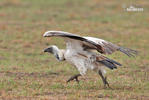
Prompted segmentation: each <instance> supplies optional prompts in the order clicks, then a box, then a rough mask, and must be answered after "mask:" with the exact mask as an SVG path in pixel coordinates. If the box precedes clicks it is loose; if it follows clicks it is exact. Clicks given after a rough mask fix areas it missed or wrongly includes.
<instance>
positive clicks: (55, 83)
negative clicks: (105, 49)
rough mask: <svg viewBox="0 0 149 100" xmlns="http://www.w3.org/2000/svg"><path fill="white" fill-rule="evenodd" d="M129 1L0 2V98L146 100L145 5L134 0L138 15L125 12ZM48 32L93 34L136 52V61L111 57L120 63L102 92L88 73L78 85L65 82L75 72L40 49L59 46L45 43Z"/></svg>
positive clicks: (148, 7)
mask: <svg viewBox="0 0 149 100" xmlns="http://www.w3.org/2000/svg"><path fill="white" fill-rule="evenodd" d="M131 3H132V2H130V1H129V0H125V1H118V0H112V1H105V0H92V1H90V0H38V1H37V0H0V20H1V21H0V98H1V99H7V100H8V99H9V100H10V99H18V100H20V99H22V100H29V99H30V100H33V99H34V100H38V99H39V100H42V99H43V100H45V99H47V100H48V99H51V100H57V99H60V100H62V99H68V100H77V99H79V100H80V99H82V100H96V99H103V100H105V99H110V100H118V99H120V100H136V99H137V100H148V99H149V96H148V93H149V77H148V76H149V60H148V59H149V55H148V54H149V50H148V49H149V45H148V42H149V39H148V38H149V33H148V32H149V31H148V27H149V18H148V16H149V13H148V12H149V2H147V1H145V0H143V1H141V2H139V1H137V0H134V1H133V3H134V4H137V5H141V6H142V7H143V8H144V11H143V12H126V11H124V9H123V8H122V6H123V5H126V6H129V5H130V4H131ZM47 30H63V31H68V32H72V33H77V34H80V35H88V36H95V37H99V38H103V39H105V40H108V41H111V42H113V43H116V44H119V45H123V46H126V47H130V48H133V49H136V50H138V51H140V53H139V55H138V56H137V57H136V58H128V57H127V56H125V55H123V54H120V53H115V54H113V55H111V56H109V57H110V58H113V59H115V60H116V61H119V62H120V63H122V64H123V67H121V68H118V69H117V70H114V71H110V70H108V73H107V76H108V80H109V82H110V84H111V87H112V88H113V89H103V84H102V81H101V79H100V77H99V76H98V75H97V74H96V73H94V72H90V73H88V74H87V75H86V77H87V78H86V79H83V78H80V79H81V82H80V84H77V83H75V82H71V83H69V84H66V80H67V79H68V78H69V77H70V76H72V75H74V74H76V73H78V72H77V70H76V69H75V68H73V67H72V66H71V65H69V64H68V63H66V62H57V61H56V60H55V58H54V57H53V56H51V55H48V54H44V53H43V52H42V50H43V49H44V48H45V47H47V46H48V45H50V44H55V45H58V46H59V47H60V48H64V46H65V43H64V42H63V40H62V39H57V38H52V39H45V38H43V37H42V34H43V33H44V32H45V31H47Z"/></svg>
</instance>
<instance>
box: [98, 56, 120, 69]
mask: <svg viewBox="0 0 149 100" xmlns="http://www.w3.org/2000/svg"><path fill="white" fill-rule="evenodd" d="M98 62H100V63H102V64H103V65H105V66H106V67H108V68H110V69H117V66H116V65H119V66H122V65H121V64H120V63H118V62H116V61H114V60H111V59H109V58H107V59H105V60H101V61H98Z"/></svg>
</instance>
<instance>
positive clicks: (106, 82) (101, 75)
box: [98, 70, 112, 89]
mask: <svg viewBox="0 0 149 100" xmlns="http://www.w3.org/2000/svg"><path fill="white" fill-rule="evenodd" d="M98 73H99V75H100V77H101V79H102V81H103V84H104V88H107V87H108V88H110V89H112V88H111V87H110V85H109V83H108V81H107V77H104V76H103V74H102V72H101V71H100V70H99V72H98Z"/></svg>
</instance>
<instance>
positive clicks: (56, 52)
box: [44, 45, 65, 61]
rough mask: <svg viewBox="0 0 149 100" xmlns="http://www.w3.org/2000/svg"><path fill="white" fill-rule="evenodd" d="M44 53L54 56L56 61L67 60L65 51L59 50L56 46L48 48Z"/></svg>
mask: <svg viewBox="0 0 149 100" xmlns="http://www.w3.org/2000/svg"><path fill="white" fill-rule="evenodd" d="M44 52H48V53H51V54H54V56H55V57H56V59H57V60H59V61H62V60H65V58H64V50H59V48H58V47H57V46H55V45H52V46H49V47H48V48H46V49H44Z"/></svg>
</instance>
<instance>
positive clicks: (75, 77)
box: [67, 74, 81, 83]
mask: <svg viewBox="0 0 149 100" xmlns="http://www.w3.org/2000/svg"><path fill="white" fill-rule="evenodd" d="M79 76H81V74H77V75H74V76H72V77H70V78H69V79H68V80H67V83H68V82H70V81H72V80H74V79H75V80H76V81H77V82H78V83H79V80H78V77H79Z"/></svg>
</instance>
